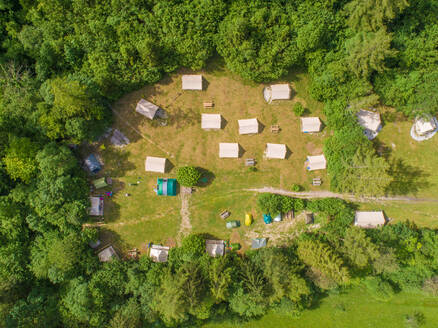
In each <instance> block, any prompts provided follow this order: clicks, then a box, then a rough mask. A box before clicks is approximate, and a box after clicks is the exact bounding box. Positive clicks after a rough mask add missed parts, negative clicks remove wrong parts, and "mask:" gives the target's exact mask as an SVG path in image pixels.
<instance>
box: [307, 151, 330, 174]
mask: <svg viewBox="0 0 438 328" xmlns="http://www.w3.org/2000/svg"><path fill="white" fill-rule="evenodd" d="M306 164H307V170H309V171H315V170H325V168H326V167H327V161H326V159H325V157H324V154H323V155H317V156H307V160H306Z"/></svg>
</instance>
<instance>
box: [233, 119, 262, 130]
mask: <svg viewBox="0 0 438 328" xmlns="http://www.w3.org/2000/svg"><path fill="white" fill-rule="evenodd" d="M237 122H238V123H239V134H256V133H259V122H258V121H257V119H256V118H249V119H245V120H238V121H237Z"/></svg>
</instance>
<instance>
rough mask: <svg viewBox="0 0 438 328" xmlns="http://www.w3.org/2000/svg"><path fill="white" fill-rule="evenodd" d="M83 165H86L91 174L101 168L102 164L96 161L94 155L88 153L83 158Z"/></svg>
mask: <svg viewBox="0 0 438 328" xmlns="http://www.w3.org/2000/svg"><path fill="white" fill-rule="evenodd" d="M85 165H86V166H87V169H88V171H90V172H91V173H93V174H96V173H97V172H99V171H100V170H101V169H102V166H101V165H100V162H99V161H98V159H97V157H96V155H94V154H90V155H89V156H88V157H87V158H86V159H85Z"/></svg>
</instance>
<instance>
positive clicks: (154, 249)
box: [149, 245, 169, 262]
mask: <svg viewBox="0 0 438 328" xmlns="http://www.w3.org/2000/svg"><path fill="white" fill-rule="evenodd" d="M168 255H169V247H168V246H161V245H152V246H151V249H150V251H149V256H150V258H151V259H152V261H154V262H167V257H168Z"/></svg>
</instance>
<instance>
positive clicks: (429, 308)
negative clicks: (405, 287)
mask: <svg viewBox="0 0 438 328" xmlns="http://www.w3.org/2000/svg"><path fill="white" fill-rule="evenodd" d="M437 304H438V298H436V297H427V296H425V295H423V294H421V293H400V294H397V295H395V296H394V298H392V299H391V300H390V301H388V302H380V301H376V300H374V299H373V298H371V297H370V296H369V294H368V293H367V292H366V291H364V290H363V289H362V288H360V287H356V288H354V289H352V290H350V291H348V292H347V293H345V294H341V295H330V296H328V297H326V298H323V299H322V300H321V301H320V303H319V304H317V305H315V306H314V308H313V309H310V310H306V311H304V312H303V314H302V316H301V317H300V318H298V319H294V318H291V317H287V316H283V315H278V314H275V313H270V314H267V315H266V316H264V317H262V318H260V319H254V320H250V321H247V322H232V321H229V320H225V321H221V322H220V323H209V324H206V325H204V326H203V328H237V327H239V328H268V327H276V328H313V327H315V328H344V327H345V328H370V327H372V328H374V327H379V328H401V327H405V316H406V315H407V314H411V313H413V312H414V311H420V312H422V313H423V314H424V315H425V318H426V324H425V325H424V326H422V327H424V328H433V327H437V323H438V305H437Z"/></svg>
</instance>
